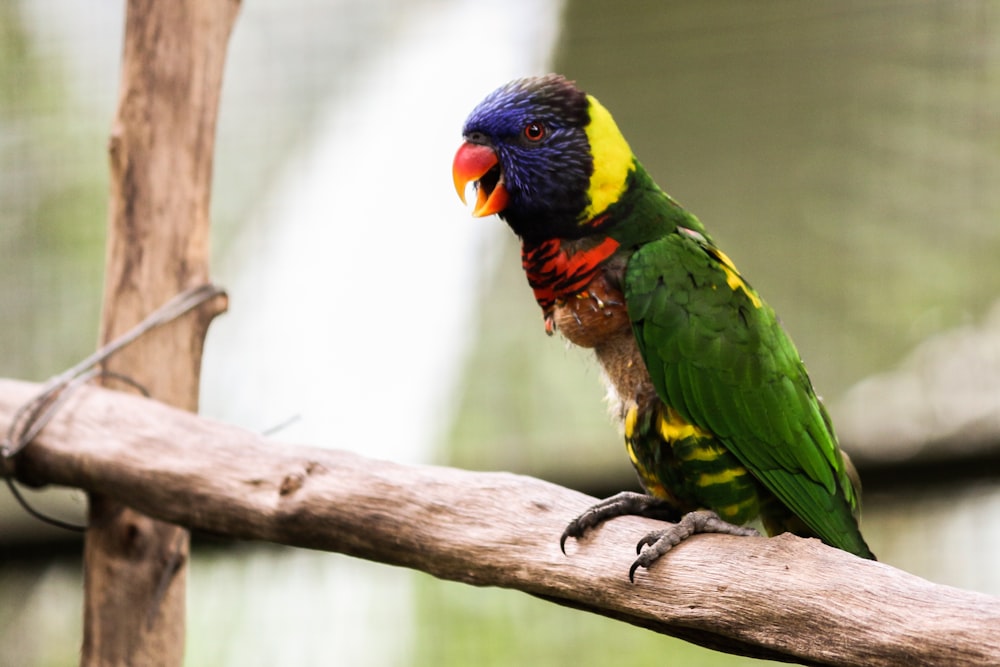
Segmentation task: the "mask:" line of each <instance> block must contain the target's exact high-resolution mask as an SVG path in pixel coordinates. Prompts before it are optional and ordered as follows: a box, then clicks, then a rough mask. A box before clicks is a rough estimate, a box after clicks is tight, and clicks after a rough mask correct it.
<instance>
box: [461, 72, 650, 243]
mask: <svg viewBox="0 0 1000 667" xmlns="http://www.w3.org/2000/svg"><path fill="white" fill-rule="evenodd" d="M462 134H463V136H464V139H465V142H464V143H463V144H462V145H461V147H459V149H458V152H457V153H456V154H455V161H454V163H453V165H452V175H453V176H454V179H455V188H456V190H458V194H459V196H460V197H461V198H462V201H463V202H464V201H465V190H466V187H467V186H468V184H469V183H470V182H471V183H474V184H475V187H476V203H475V207H474V208H473V211H472V214H473V215H475V216H486V215H491V214H494V213H496V214H498V215H499V216H500V217H501V218H503V219H504V220H505V221H506V222H507V223H508V224H509V225H510V226H511V228H512V229H513V230H514V232H515V233H517V234H518V235H519V236H521V237H522V238H527V239H545V238H554V237H559V238H575V237H581V236H585V235H586V234H587V233H589V232H590V229H591V227H590V226H589V225H588V224H587V223H588V222H590V221H592V220H594V219H595V218H597V217H598V216H600V215H601V213H603V212H604V210H605V209H607V207H608V206H610V205H611V204H613V203H614V202H615V201H617V199H618V198H619V197H620V196H621V194H622V193H623V192H624V191H625V187H626V181H627V178H628V175H629V172H630V171H631V170H632V169H634V164H633V157H632V151H631V150H630V149H629V146H628V144H627V143H626V141H625V139H624V138H623V137H622V135H621V133H620V132H619V131H618V128H617V126H616V125H615V122H614V120H613V119H612V118H611V115H610V114H609V113H608V112H607V110H606V109H605V108H604V107H603V106H601V104H600V103H599V102H598V101H597V100H596V99H595V98H593V97H592V96H590V95H587V94H586V93H584V92H583V91H581V90H580V89H579V88H577V87H576V86H575V85H574V84H573V83H572V82H570V81H568V80H566V79H565V78H563V77H562V76H559V75H555V74H549V75H546V76H538V77H528V78H524V79H516V80H514V81H511V82H510V83H508V84H506V85H504V86H502V87H500V88H498V89H497V90H495V91H494V92H492V93H490V94H489V95H488V96H487V97H486V99H484V100H483V101H482V102H480V103H479V105H478V106H477V107H476V108H475V109H474V110H473V111H472V113H471V114H470V115H469V117H468V119H467V120H466V121H465V127H464V128H463V130H462Z"/></svg>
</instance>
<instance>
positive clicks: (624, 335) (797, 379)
mask: <svg viewBox="0 0 1000 667" xmlns="http://www.w3.org/2000/svg"><path fill="white" fill-rule="evenodd" d="M463 136H464V140H465V141H464V143H463V144H462V145H461V147H460V148H459V149H458V152H457V153H456V155H455V159H454V164H453V177H454V182H455V187H456V189H457V190H458V193H459V196H461V197H462V199H463V201H464V200H465V189H466V186H467V185H468V184H469V183H470V182H473V183H474V184H475V187H476V191H477V193H476V202H475V206H474V210H473V215H475V216H486V215H491V214H497V215H498V216H499V217H500V218H502V219H503V220H504V221H505V222H506V223H507V224H508V225H509V226H510V228H511V229H512V230H513V231H514V233H515V234H516V235H517V236H518V237H519V238H520V240H521V244H522V263H523V267H524V270H525V272H526V274H527V278H528V283H529V285H530V286H531V289H532V290H533V291H534V295H535V299H536V300H537V302H538V305H539V306H541V309H542V314H543V317H544V323H545V329H546V331H547V332H548V333H549V334H552V333H553V332H554V331H556V330H558V331H560V332H561V333H562V334H563V335H564V336H565V337H566V338H567V339H568V340H569V341H571V342H572V343H574V344H576V345H580V346H583V347H587V348H592V349H593V350H594V352H595V353H596V355H597V358H598V360H599V362H600V364H601V367H602V369H603V371H604V376H605V379H606V382H607V384H608V386H609V393H610V395H611V396H612V397H613V400H614V403H615V407H614V411H615V413H616V414H617V416H618V417H619V418H620V420H621V423H622V427H623V430H624V435H625V445H626V449H627V451H628V455H629V457H630V458H631V460H632V463H633V465H634V466H635V469H636V471H637V473H638V476H639V480H640V482H641V484H642V487H643V488H644V489H645V491H646V493H645V494H641V493H633V492H622V493H619V494H617V495H615V496H612V497H610V498H608V499H606V500H604V501H602V502H600V503H598V504H596V505H594V506H593V507H591V508H590V509H588V510H587V511H586V512H584V513H583V514H582V515H580V516H579V517H577V518H576V519H574V520H573V521H572V522H570V524H569V526H568V527H567V528H566V530H565V531H564V533H563V535H562V540H561V544H562V545H565V541H566V539H567V538H569V537H574V538H577V537H580V536H582V535H583V534H584V533H585V531H587V530H588V529H590V528H593V527H595V526H597V525H599V524H600V523H601V522H603V521H605V520H607V519H609V518H612V517H615V516H621V515H625V514H636V515H642V516H649V517H655V518H661V519H666V520H668V521H674V522H676V523H675V524H674V525H671V526H670V527H668V528H667V529H665V530H660V531H655V532H653V533H650V534H649V535H646V536H645V537H643V539H642V540H641V541H640V542H639V545H638V549H639V550H640V552H639V557H638V558H637V560H636V561H635V563H634V564H633V566H632V568H631V570H630V572H629V577H630V578H632V577H633V576H634V573H635V570H636V568H638V567H640V566H642V567H647V568H648V567H649V566H650V565H651V564H652V563H653V562H654V561H655V560H656V559H657V558H659V557H660V556H661V555H663V554H664V553H666V552H667V551H668V550H669V549H671V548H672V547H673V546H675V545H676V544H678V543H679V542H681V541H682V540H684V539H686V538H687V537H688V536H690V535H692V534H694V533H698V532H723V533H730V534H735V535H750V534H756V531H754V530H752V529H750V528H746V527H743V526H744V525H745V524H747V523H748V522H751V521H753V520H756V519H759V520H760V521H761V523H762V525H763V527H764V528H765V530H766V531H767V532H768V534H770V535H774V534H777V533H781V532H786V531H790V532H793V533H796V534H798V535H803V536H813V537H818V538H820V539H821V540H823V541H824V542H825V543H827V544H829V545H831V546H834V547H837V548H840V549H843V550H845V551H849V552H851V553H853V554H856V555H858V556H861V557H863V558H874V556H873V555H872V552H871V551H870V550H869V549H868V545H867V544H866V543H865V540H864V538H863V537H862V535H861V532H860V530H859V528H858V522H857V516H858V510H859V505H860V489H859V484H858V482H857V476H856V475H855V473H854V470H853V467H852V466H851V464H850V461H849V460H848V459H847V458H846V457H845V456H844V455H843V453H842V452H841V451H840V449H839V447H838V445H837V439H836V436H835V435H834V430H833V425H832V423H831V421H830V418H829V416H828V415H827V412H826V410H825V409H824V407H823V405H822V403H820V401H819V399H818V398H817V397H816V393H815V392H814V390H813V387H812V383H811V381H810V379H809V376H808V375H807V374H806V369H805V367H804V365H803V363H802V360H801V358H800V357H799V354H798V352H797V351H796V349H795V347H794V345H793V344H792V341H791V340H790V339H789V337H788V335H787V334H786V333H785V332H784V330H783V329H782V328H781V326H780V324H779V323H778V319H777V317H776V316H775V314H774V311H773V310H772V309H771V308H770V307H769V306H768V305H767V304H766V303H765V302H764V301H763V300H762V299H761V298H760V296H759V295H758V294H757V292H756V291H755V290H754V289H753V288H752V287H751V286H750V285H749V283H747V281H746V280H744V278H743V277H742V276H741V275H740V273H739V271H737V269H736V267H735V265H734V264H733V262H732V261H731V260H730V259H729V257H727V256H726V254H725V253H723V252H722V251H721V250H720V249H719V248H718V247H717V246H716V245H715V243H714V242H713V240H712V237H711V236H710V235H709V234H708V232H707V231H705V228H704V226H703V225H702V223H701V222H700V221H699V220H698V219H697V218H696V217H695V216H694V215H692V214H691V213H689V212H688V211H686V210H685V209H684V208H682V207H681V206H680V205H679V204H678V203H677V202H676V201H674V200H673V199H672V198H671V197H670V196H669V195H667V194H665V193H664V192H663V190H661V189H660V188H659V187H657V185H656V184H655V183H654V182H653V180H652V179H651V178H650V176H649V174H648V173H647V172H646V170H645V169H644V168H643V167H642V165H641V164H640V163H639V161H638V160H637V159H636V158H635V155H634V154H633V153H632V150H631V149H630V148H629V145H628V143H627V142H626V141H625V138H624V137H623V136H622V134H621V132H620V131H619V129H618V127H617V126H616V124H615V122H614V120H613V119H612V117H611V115H610V113H609V112H608V111H607V110H606V109H605V108H604V107H603V106H602V105H601V104H600V103H599V102H598V101H597V100H596V99H595V98H594V97H592V96H591V95H588V94H586V93H584V92H583V91H581V90H580V89H579V88H577V87H576V85H575V84H574V83H572V82H570V81H568V80H566V79H565V78H563V77H562V76H558V75H547V76H540V77H529V78H523V79H517V80H515V81H512V82H510V83H508V84H506V85H504V86H502V87H501V88H499V89H497V90H496V91H494V92H493V93H491V94H490V95H489V96H487V97H486V98H485V99H484V100H483V101H482V102H481V103H480V104H479V105H478V106H477V107H476V108H475V109H474V110H473V111H472V113H471V114H470V115H469V117H468V119H467V120H466V122H465V127H464V128H463Z"/></svg>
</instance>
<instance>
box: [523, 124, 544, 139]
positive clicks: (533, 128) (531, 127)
mask: <svg viewBox="0 0 1000 667" xmlns="http://www.w3.org/2000/svg"><path fill="white" fill-rule="evenodd" d="M544 136H545V126H544V125H542V124H541V123H528V124H527V125H525V126H524V137H525V138H526V139H527V140H528V141H541V140H542V137H544Z"/></svg>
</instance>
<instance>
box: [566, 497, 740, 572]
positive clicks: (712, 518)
mask: <svg viewBox="0 0 1000 667" xmlns="http://www.w3.org/2000/svg"><path fill="white" fill-rule="evenodd" d="M585 514H586V513H585ZM570 525H572V524H570ZM698 533H722V534H724V535H736V536H739V537H760V533H758V532H757V531H756V530H754V529H753V528H747V527H745V526H737V525H735V524H732V523H729V522H728V521H723V520H722V519H720V518H719V515H718V514H716V513H715V512H712V511H710V510H698V511H697V512H688V513H687V514H685V515H684V516H682V517H681V520H680V521H678V522H677V523H675V524H674V525H672V526H670V527H669V528H666V529H664V530H654V531H653V532H651V533H648V534H647V535H646V536H645V537H643V538H642V539H641V540H639V544H637V545H636V546H635V551H636V553H637V554H639V557H638V558H636V559H635V562H634V563H632V567H630V568H629V570H628V579H629V581H631V582H633V583H634V582H635V571H636V570H637V569H639V568H640V567H644V568H646V569H649V566H650V565H652V564H653V563H655V562H656V561H657V559H659V557H660V556H662V555H663V554H665V553H667V552H668V551H670V550H671V549H673V548H674V547H676V546H677V545H678V544H680V543H681V542H683V541H684V540H686V539H687V538H689V537H691V536H692V535H696V534H698Z"/></svg>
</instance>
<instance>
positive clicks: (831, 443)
mask: <svg viewBox="0 0 1000 667" xmlns="http://www.w3.org/2000/svg"><path fill="white" fill-rule="evenodd" d="M624 287H625V300H626V304H627V307H628V311H629V317H630V319H631V320H632V323H633V330H634V332H635V335H636V339H637V341H638V344H639V349H640V351H641V353H642V356H643V359H644V360H645V362H646V366H647V368H648V369H649V373H650V376H651V378H652V380H653V384H654V386H655V387H656V390H657V393H658V394H659V395H660V398H661V399H662V400H663V401H664V402H665V403H666V404H667V405H670V406H671V407H673V408H674V409H675V410H677V412H678V413H679V414H680V415H681V416H682V417H684V419H686V420H688V421H690V422H691V423H692V424H695V425H697V426H699V427H701V428H704V429H707V430H710V431H711V432H713V433H714V434H715V435H716V436H717V437H718V438H719V439H720V440H721V441H722V442H723V443H724V444H725V445H726V447H727V448H728V449H729V450H730V451H731V452H732V453H733V454H734V455H735V456H736V457H737V458H738V459H739V460H740V461H741V462H742V463H743V465H744V466H746V468H747V469H748V470H749V471H750V472H751V473H752V474H753V475H754V476H755V477H757V479H759V480H760V481H761V482H762V483H763V484H764V485H765V486H766V487H767V488H768V489H769V490H770V491H771V492H772V493H774V494H775V496H777V498H778V499H779V500H780V501H781V502H782V503H783V504H784V505H786V506H787V507H788V508H789V509H790V510H791V511H792V512H794V513H795V514H796V515H797V516H798V517H799V518H800V519H801V520H802V521H803V522H804V523H805V524H806V525H807V526H808V527H809V528H810V529H811V530H812V531H814V532H815V533H816V535H818V536H819V537H820V538H821V539H823V540H824V541H825V542H827V543H828V544H831V545H833V546H836V547H839V548H841V549H845V550H847V551H850V552H852V553H855V554H857V555H859V556H864V557H869V558H870V557H872V556H871V552H870V551H869V550H868V547H867V545H866V544H865V542H864V540H863V538H862V537H861V534H860V532H859V530H858V527H857V522H856V520H855V515H856V512H857V509H858V498H857V495H856V493H855V491H854V489H853V487H852V486H851V482H850V480H849V479H848V475H847V471H846V469H845V465H844V462H843V460H842V458H841V456H840V453H839V450H838V448H837V444H836V439H835V436H834V434H833V431H832V428H831V427H830V423H829V419H828V418H827V416H826V414H825V411H824V410H823V407H822V405H821V404H820V403H819V401H818V399H817V398H816V395H815V393H814V392H813V388H812V385H811V383H810V381H809V378H808V376H807V375H806V371H805V368H804V366H803V364H802V361H801V360H800V358H799V355H798V352H797V351H796V350H795V347H794V346H793V344H792V342H791V340H790V339H789V338H788V336H787V335H786V334H785V333H784V331H783V330H782V328H781V326H780V325H779V323H778V321H777V318H776V317H775V314H774V311H773V310H771V308H770V307H769V306H767V305H766V304H764V303H763V302H761V301H760V299H759V297H758V296H757V295H756V293H755V292H754V291H753V290H752V289H751V288H750V287H749V286H748V285H747V284H746V283H745V282H744V281H743V279H742V278H741V277H740V276H739V273H738V272H737V271H736V269H735V267H733V265H732V263H731V262H730V261H729V260H728V258H727V257H726V256H725V255H724V254H722V253H721V251H718V250H717V249H716V248H714V247H713V246H711V245H710V244H709V243H708V241H707V240H706V239H705V238H704V237H703V235H701V234H700V233H696V232H685V231H683V230H679V231H677V232H675V233H670V234H668V235H666V236H664V237H662V238H660V239H659V240H657V241H654V242H650V243H647V244H646V245H644V246H642V247H641V248H639V249H638V250H637V251H636V252H635V253H634V254H633V255H632V257H631V259H630V260H629V263H628V266H627V269H626V274H625V285H624Z"/></svg>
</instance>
